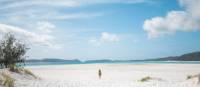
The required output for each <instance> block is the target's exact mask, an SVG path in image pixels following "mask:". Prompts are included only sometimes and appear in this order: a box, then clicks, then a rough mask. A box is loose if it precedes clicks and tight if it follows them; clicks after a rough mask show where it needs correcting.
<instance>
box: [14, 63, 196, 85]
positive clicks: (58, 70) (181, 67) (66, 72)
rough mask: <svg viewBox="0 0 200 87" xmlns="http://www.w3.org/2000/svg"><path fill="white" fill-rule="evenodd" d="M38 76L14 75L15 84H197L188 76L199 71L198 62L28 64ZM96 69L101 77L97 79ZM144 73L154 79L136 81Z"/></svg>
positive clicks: (194, 79) (143, 75)
mask: <svg viewBox="0 0 200 87" xmlns="http://www.w3.org/2000/svg"><path fill="white" fill-rule="evenodd" d="M26 68H28V69H30V70H31V71H32V72H33V73H34V74H35V75H37V76H38V77H40V79H34V78H32V79H30V78H29V77H26V76H25V77H23V76H20V75H14V77H16V78H15V79H16V81H15V86H16V87H199V86H200V84H197V81H198V78H193V79H189V80H186V77H187V75H193V74H197V73H200V64H138V65H136V64H82V65H81V64H80V65H48V66H30V67H26ZM98 69H101V70H102V78H101V79H99V78H98ZM145 76H150V77H153V78H158V79H152V80H149V81H146V82H141V81H139V80H140V79H141V78H143V77H145Z"/></svg>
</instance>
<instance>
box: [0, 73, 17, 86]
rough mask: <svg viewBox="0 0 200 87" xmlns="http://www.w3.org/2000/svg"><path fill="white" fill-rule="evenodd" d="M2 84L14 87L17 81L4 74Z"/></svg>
mask: <svg viewBox="0 0 200 87" xmlns="http://www.w3.org/2000/svg"><path fill="white" fill-rule="evenodd" d="M2 77H3V78H2V80H3V81H2V84H3V85H4V86H5V87H14V83H15V80H14V79H13V78H12V77H11V76H10V75H8V74H6V73H2Z"/></svg>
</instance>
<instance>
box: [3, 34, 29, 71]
mask: <svg viewBox="0 0 200 87" xmlns="http://www.w3.org/2000/svg"><path fill="white" fill-rule="evenodd" d="M27 50H28V48H27V45H26V44H25V43H23V42H21V41H20V40H17V39H16V38H15V36H14V35H13V34H11V33H7V34H6V35H5V36H4V37H3V38H2V40H0V63H1V67H3V68H4V67H5V68H10V69H12V68H13V67H14V66H17V65H20V64H22V63H24V60H25V58H26V56H25V54H26V52H27Z"/></svg>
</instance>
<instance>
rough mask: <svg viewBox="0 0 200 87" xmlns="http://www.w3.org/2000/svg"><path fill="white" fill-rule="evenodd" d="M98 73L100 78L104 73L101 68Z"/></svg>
mask: <svg viewBox="0 0 200 87" xmlns="http://www.w3.org/2000/svg"><path fill="white" fill-rule="evenodd" d="M98 75H99V79H101V75H102V72H101V69H99V71H98Z"/></svg>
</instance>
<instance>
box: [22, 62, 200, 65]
mask: <svg viewBox="0 0 200 87" xmlns="http://www.w3.org/2000/svg"><path fill="white" fill-rule="evenodd" d="M69 64H200V61H132V62H102V63H69V62H26V63H25V65H26V66H39V65H69Z"/></svg>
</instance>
